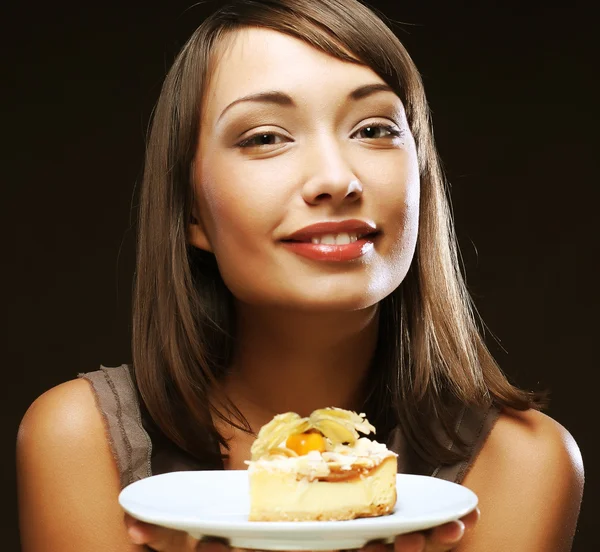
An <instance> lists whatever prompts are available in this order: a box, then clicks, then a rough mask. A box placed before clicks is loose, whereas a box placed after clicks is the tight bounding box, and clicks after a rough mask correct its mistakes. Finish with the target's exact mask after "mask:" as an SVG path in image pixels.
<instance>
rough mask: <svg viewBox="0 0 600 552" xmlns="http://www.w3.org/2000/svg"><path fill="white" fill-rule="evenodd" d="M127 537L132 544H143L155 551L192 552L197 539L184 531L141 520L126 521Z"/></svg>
mask: <svg viewBox="0 0 600 552" xmlns="http://www.w3.org/2000/svg"><path fill="white" fill-rule="evenodd" d="M127 532H128V533H129V539H130V540H131V542H133V543H134V544H145V545H147V546H149V547H150V548H152V549H153V550H156V552H192V551H193V550H195V548H196V544H197V542H198V541H196V539H193V538H192V537H191V536H190V535H188V533H186V532H185V531H176V530H174V529H167V528H166V527H158V526H157V525H151V524H149V523H144V522H141V521H133V522H129V523H128V527H127Z"/></svg>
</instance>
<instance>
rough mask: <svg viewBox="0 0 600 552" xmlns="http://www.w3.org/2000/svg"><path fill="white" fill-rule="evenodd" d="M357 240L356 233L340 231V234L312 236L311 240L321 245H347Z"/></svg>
mask: <svg viewBox="0 0 600 552" xmlns="http://www.w3.org/2000/svg"><path fill="white" fill-rule="evenodd" d="M357 240H358V234H349V233H347V232H342V233H340V234H325V235H324V236H314V237H313V238H312V239H311V241H312V243H314V244H323V245H347V244H349V243H354V242H355V241H357Z"/></svg>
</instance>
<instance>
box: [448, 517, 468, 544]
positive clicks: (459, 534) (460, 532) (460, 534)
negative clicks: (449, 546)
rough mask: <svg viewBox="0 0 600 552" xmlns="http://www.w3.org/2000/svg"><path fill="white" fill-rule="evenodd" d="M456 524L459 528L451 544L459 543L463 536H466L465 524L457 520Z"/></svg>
mask: <svg viewBox="0 0 600 552" xmlns="http://www.w3.org/2000/svg"><path fill="white" fill-rule="evenodd" d="M455 523H456V527H457V529H456V530H455V533H456V536H455V537H454V538H453V540H452V541H450V542H457V541H459V540H460V539H462V538H463V535H464V534H465V524H464V523H463V522H462V521H460V520H457V521H456V522H455ZM456 531H458V532H456Z"/></svg>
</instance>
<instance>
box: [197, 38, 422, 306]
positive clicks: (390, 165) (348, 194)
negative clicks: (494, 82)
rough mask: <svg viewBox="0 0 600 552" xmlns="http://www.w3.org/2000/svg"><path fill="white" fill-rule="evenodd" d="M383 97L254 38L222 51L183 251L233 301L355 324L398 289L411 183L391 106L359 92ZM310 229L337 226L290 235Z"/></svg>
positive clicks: (284, 47)
mask: <svg viewBox="0 0 600 552" xmlns="http://www.w3.org/2000/svg"><path fill="white" fill-rule="evenodd" d="M384 84H385V83H384V81H383V80H382V79H381V78H380V77H379V76H377V74H376V73H374V72H373V71H372V70H371V69H369V68H367V67H364V66H360V65H355V64H351V63H347V62H343V61H340V60H338V59H336V58H333V57H331V56H328V55H326V54H324V53H322V52H320V51H318V50H316V49H314V48H312V47H311V46H309V45H308V44H306V43H304V42H302V41H300V40H297V39H295V38H292V37H290V36H287V35H284V34H281V33H278V32H275V31H270V30H266V29H254V28H253V29H245V30H243V31H238V32H237V33H236V34H235V36H234V37H233V38H232V42H231V43H230V44H229V45H228V47H227V48H225V49H224V50H223V56H222V57H221V58H220V60H219V62H218V64H217V66H216V68H215V70H214V72H213V74H212V76H211V81H210V83H209V85H208V88H207V90H206V94H205V97H204V103H203V106H202V119H201V131H200V140H199V145H198V150H197V152H196V156H195V164H194V193H195V198H196V199H195V204H194V216H195V219H196V220H197V222H195V223H193V224H192V225H191V226H190V229H189V239H190V242H191V243H192V244H193V245H195V246H196V247H199V248H201V249H205V250H208V251H212V252H213V253H214V255H215V257H216V260H217V263H218V266H219V269H220V271H221V274H222V277H223V280H224V281H225V284H226V285H227V286H228V288H229V289H230V290H231V292H232V293H233V295H234V296H235V297H236V298H237V299H238V300H239V301H243V302H245V303H248V304H254V305H261V306H279V307H286V308H299V309H303V310H313V311H318V310H320V311H323V310H328V311H331V310H355V309H360V308H365V307H369V306H372V305H374V304H376V303H377V302H378V301H380V300H381V299H383V298H384V297H385V296H386V295H388V294H389V293H391V292H392V291H393V290H394V289H395V288H396V287H398V286H399V285H400V283H401V282H402V280H403V279H404V277H405V275H406V272H407V270H408V267H409V265H410V262H411V260H412V256H413V252H414V248H415V243H416V238H417V226H418V210H419V171H418V166H417V156H416V151H415V144H414V140H413V136H412V135H411V133H410V130H409V128H408V124H407V121H406V116H405V113H404V108H403V105H402V102H401V101H400V99H399V98H398V97H397V96H396V95H395V94H394V93H393V92H391V91H386V90H381V87H380V89H379V90H377V89H371V93H369V89H363V90H362V92H361V91H360V89H361V88H363V87H365V86H372V85H384ZM357 90H358V92H356V91H357ZM266 92H268V93H269V96H265V97H263V98H262V100H261V99H255V100H254V101H240V102H237V103H236V100H240V99H241V98H244V97H245V96H248V95H255V94H262V93H266ZM323 222H325V223H339V222H342V223H344V224H345V225H342V226H339V227H336V226H331V227H328V226H321V227H313V228H312V229H311V228H309V229H308V230H307V231H306V232H305V233H303V234H301V235H298V234H296V233H297V232H298V231H299V230H302V229H304V228H306V227H308V226H311V225H314V224H316V223H323ZM373 233H374V234H373ZM294 234H296V235H294ZM363 234H371V235H369V236H366V237H363V238H361V235H363ZM292 235H294V236H293V239H295V240H297V241H290V239H292V238H291V237H292ZM348 241H350V242H351V243H350V244H348V243H345V242H348ZM313 242H316V243H313ZM331 242H334V243H331Z"/></svg>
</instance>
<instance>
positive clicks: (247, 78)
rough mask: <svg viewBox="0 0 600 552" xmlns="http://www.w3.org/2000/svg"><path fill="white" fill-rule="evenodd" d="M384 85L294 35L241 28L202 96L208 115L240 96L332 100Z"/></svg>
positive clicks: (225, 45) (223, 48)
mask: <svg viewBox="0 0 600 552" xmlns="http://www.w3.org/2000/svg"><path fill="white" fill-rule="evenodd" d="M377 82H378V83H382V84H383V83H384V81H383V80H382V79H381V77H379V76H378V75H377V74H376V73H375V72H374V71H373V70H372V69H370V68H369V67H366V66H363V65H358V64H355V63H350V62H346V61H342V60H340V59H338V58H335V57H333V56H330V55H328V54H326V53H324V52H322V51H320V50H317V49H316V48H314V47H312V46H311V45H310V44H308V43H306V42H304V41H302V40H299V39H297V38H294V37H292V36H289V35H286V34H283V33H279V32H277V31H273V30H270V29H261V28H244V29H240V30H237V31H235V32H234V33H232V35H231V36H230V37H227V38H226V39H224V40H223V42H222V44H221V45H220V47H219V48H218V51H217V55H216V56H215V58H214V62H213V67H212V71H211V75H210V79H209V82H208V86H207V89H206V91H205V97H204V110H203V111H204V112H205V114H206V115H207V116H209V117H214V116H216V115H217V114H218V113H220V112H221V111H222V110H223V109H224V108H225V107H226V106H227V105H229V104H230V103H231V102H233V101H234V100H236V99H237V98H239V97H241V96H245V95H248V94H253V93H256V92H262V91H265V90H281V91H285V92H287V93H289V94H290V95H292V96H294V97H297V98H298V99H299V100H300V101H302V100H305V101H311V100H312V99H315V98H317V99H319V100H320V101H321V103H323V101H325V100H326V99H327V98H329V99H331V100H333V101H335V100H336V99H339V98H341V97H342V96H344V97H345V96H346V95H347V94H348V91H349V90H352V89H354V88H356V87H357V86H360V85H362V84H369V83H377Z"/></svg>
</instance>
